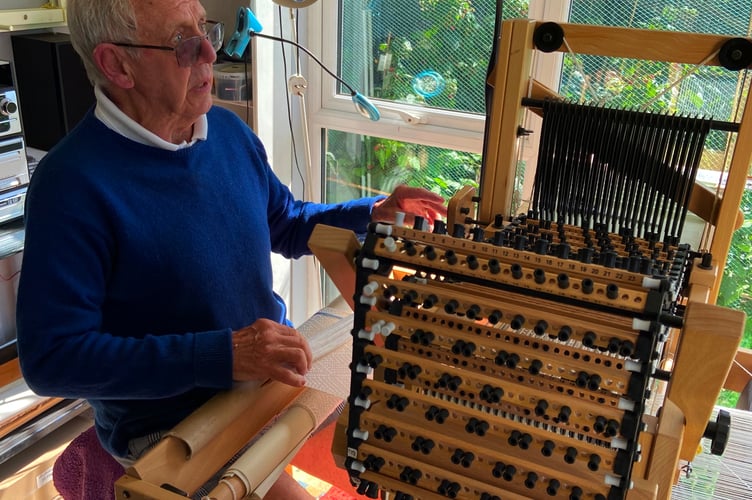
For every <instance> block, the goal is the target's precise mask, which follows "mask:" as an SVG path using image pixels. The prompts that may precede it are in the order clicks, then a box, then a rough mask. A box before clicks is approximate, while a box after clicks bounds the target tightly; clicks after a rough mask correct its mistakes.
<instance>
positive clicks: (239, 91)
mask: <svg viewBox="0 0 752 500" xmlns="http://www.w3.org/2000/svg"><path fill="white" fill-rule="evenodd" d="M252 88H253V87H252V85H251V66H250V65H246V64H244V63H221V64H215V65H214V95H216V96H217V98H219V99H223V100H225V101H246V100H248V99H249V98H250V96H251V91H252Z"/></svg>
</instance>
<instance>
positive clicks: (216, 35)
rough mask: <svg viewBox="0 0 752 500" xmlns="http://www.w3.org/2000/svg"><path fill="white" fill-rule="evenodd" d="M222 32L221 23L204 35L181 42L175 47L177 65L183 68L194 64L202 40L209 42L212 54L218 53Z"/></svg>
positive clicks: (199, 51)
mask: <svg viewBox="0 0 752 500" xmlns="http://www.w3.org/2000/svg"><path fill="white" fill-rule="evenodd" d="M224 31H225V30H224V25H223V24H222V23H217V24H215V25H214V26H213V27H212V29H211V30H210V31H209V32H208V33H207V34H206V35H203V36H193V37H191V38H188V39H185V40H182V41H181V42H180V43H178V44H177V46H176V47H175V55H176V56H177V58H178V65H179V66H182V67H184V68H185V67H188V66H193V65H194V64H196V61H198V57H199V55H200V54H201V44H202V42H203V41H204V40H209V43H210V44H211V46H212V49H214V52H216V51H218V50H219V49H220V47H222V42H223V40H224Z"/></svg>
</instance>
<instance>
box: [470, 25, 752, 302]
mask: <svg viewBox="0 0 752 500" xmlns="http://www.w3.org/2000/svg"><path fill="white" fill-rule="evenodd" d="M541 24H542V22H541V21H532V20H528V19H516V20H510V21H505V22H504V24H503V27H502V30H501V34H500V38H499V40H498V41H497V55H496V61H495V64H494V65H493V68H492V70H491V72H490V75H489V78H488V81H487V83H488V85H489V86H491V87H492V88H493V100H492V106H491V112H490V114H489V117H488V120H489V122H488V124H487V137H486V143H485V145H484V152H485V154H484V162H485V163H484V169H483V178H482V180H481V189H480V194H481V200H480V203H479V213H478V218H479V219H480V220H492V219H493V216H494V215H495V214H497V213H509V208H510V207H511V206H512V196H513V190H514V181H515V175H516V163H517V151H516V150H515V149H516V148H514V147H509V145H511V144H516V143H517V139H518V136H517V130H518V127H521V126H522V125H523V120H524V116H525V107H524V106H523V105H522V99H523V98H524V97H531V98H534V99H543V98H546V97H553V96H555V95H556V93H555V92H553V91H552V90H550V89H548V88H547V87H545V86H544V85H541V84H540V83H539V82H536V81H534V80H532V79H531V77H530V70H531V65H532V60H533V55H534V53H535V51H536V50H537V49H536V48H535V47H534V45H533V34H534V32H535V29H536V28H537V27H538V26H540V25H541ZM560 26H561V27H562V29H563V30H564V37H565V40H566V42H567V44H568V46H569V48H570V49H571V50H572V52H574V53H576V54H590V55H601V56H611V57H625V58H632V59H642V60H650V61H667V62H673V63H684V64H700V63H701V62H703V61H704V60H705V59H707V58H708V57H709V55H712V54H714V53H716V52H717V51H718V50H719V49H720V48H721V46H722V45H723V43H724V42H726V41H727V40H729V39H731V38H732V37H729V36H721V35H707V34H697V33H677V32H668V31H655V30H643V29H633V28H615V27H607V26H589V25H579V24H567V23H562V24H560ZM563 50H566V47H562V48H561V49H560V51H563ZM707 64H710V65H715V66H719V65H720V62H719V61H718V57H717V55H716V56H715V57H713V58H711V59H710V60H709V61H708V62H707ZM750 101H752V100H751V99H747V101H746V103H745V106H744V112H743V116H742V119H741V122H740V123H739V132H738V134H737V137H752V109H750V108H752V103H751V102H750ZM751 159H752V143H750V142H749V141H738V140H737V141H735V146H734V154H733V157H732V160H731V164H730V167H729V172H728V179H727V182H726V187H725V191H724V193H723V196H721V197H716V196H715V195H714V194H713V193H710V192H709V191H707V189H705V188H703V187H702V186H699V185H696V186H695V189H694V190H693V193H692V199H691V201H690V205H689V209H690V210H691V211H692V212H694V213H696V214H697V215H698V216H700V217H701V218H702V219H703V220H705V221H706V222H708V223H710V224H711V225H712V226H713V227H714V234H713V237H712V241H711V245H710V248H709V251H710V252H711V254H712V255H713V258H714V261H715V262H716V265H717V267H718V269H720V270H722V269H723V268H724V267H725V264H726V258H727V255H728V251H729V248H730V245H731V238H732V235H733V232H734V230H735V229H736V228H738V227H739V225H740V224H741V221H742V220H743V218H740V214H739V205H740V203H741V198H742V194H743V191H744V186H745V182H746V177H747V170H748V168H749V165H750V160H751ZM721 277H722V272H719V273H718V274H717V276H716V279H715V282H714V283H713V285H712V287H711V292H710V296H709V301H710V302H711V303H714V302H715V299H716V297H717V295H718V289H719V286H720V280H721Z"/></svg>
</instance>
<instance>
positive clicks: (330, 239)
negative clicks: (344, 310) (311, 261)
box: [308, 224, 360, 309]
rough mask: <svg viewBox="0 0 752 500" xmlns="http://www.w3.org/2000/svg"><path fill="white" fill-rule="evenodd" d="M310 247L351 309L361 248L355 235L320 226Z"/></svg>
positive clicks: (347, 231) (336, 228)
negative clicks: (358, 253) (358, 252)
mask: <svg viewBox="0 0 752 500" xmlns="http://www.w3.org/2000/svg"><path fill="white" fill-rule="evenodd" d="M308 247H309V248H310V249H311V252H313V255H315V256H316V258H317V259H319V262H321V265H322V266H323V267H324V270H325V271H326V274H327V275H329V278H331V280H332V281H333V282H334V285H335V286H336V287H337V290H339V292H340V293H341V294H342V297H343V298H344V299H345V301H346V302H347V304H348V305H349V306H350V308H351V309H354V308H355V306H354V302H353V300H354V299H353V297H354V296H355V255H356V254H357V251H358V249H359V248H360V243H359V242H358V238H356V237H355V233H353V232H352V231H349V230H347V229H340V228H338V227H332V226H327V225H324V224H318V225H317V226H316V227H315V228H313V233H311V237H310V238H309V240H308Z"/></svg>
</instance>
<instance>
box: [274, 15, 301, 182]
mask: <svg viewBox="0 0 752 500" xmlns="http://www.w3.org/2000/svg"><path fill="white" fill-rule="evenodd" d="M277 14H278V17H279V32H280V33H282V6H277ZM280 40H283V39H282V38H280ZM280 48H281V49H282V67H283V69H284V73H285V75H287V55H286V54H285V48H284V47H280ZM290 97H291V96H290V86H289V85H285V102H286V103H287V125H288V127H289V128H290V142H292V155H293V158H294V160H293V161H294V163H295V171H296V172H297V173H298V176H299V177H300V182H301V183H302V184H303V186H302V188H303V191H302V192H303V193H304V194H305V191H306V189H305V186H306V180H305V176H304V175H303V172H301V171H300V160H299V158H298V147H297V145H296V143H295V132H294V129H293V125H292V108H291V107H290Z"/></svg>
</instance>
